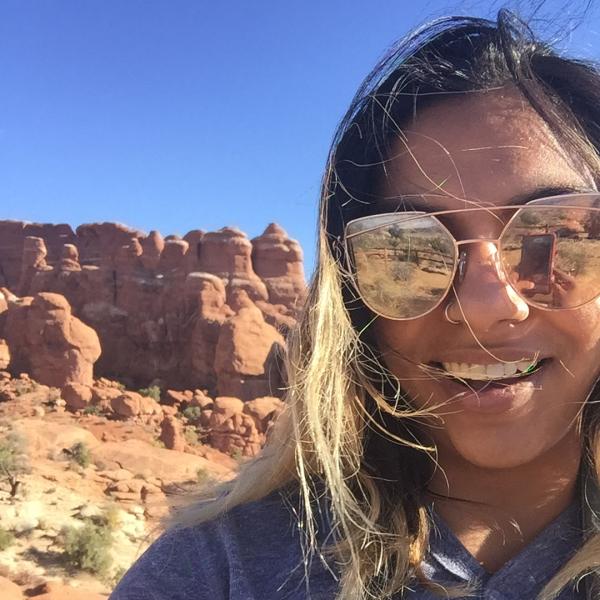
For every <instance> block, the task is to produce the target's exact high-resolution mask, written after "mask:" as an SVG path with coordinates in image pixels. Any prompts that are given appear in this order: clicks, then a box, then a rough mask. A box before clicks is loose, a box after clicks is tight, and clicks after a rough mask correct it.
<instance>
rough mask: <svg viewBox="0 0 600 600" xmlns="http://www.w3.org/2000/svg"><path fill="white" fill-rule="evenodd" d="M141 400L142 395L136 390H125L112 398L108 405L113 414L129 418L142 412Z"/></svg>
mask: <svg viewBox="0 0 600 600" xmlns="http://www.w3.org/2000/svg"><path fill="white" fill-rule="evenodd" d="M142 402H143V396H141V395H140V394H138V393H137V392H129V391H125V392H121V394H120V395H119V396H117V397H116V398H113V399H112V400H111V402H110V406H111V408H112V410H113V412H114V414H115V415H117V416H118V417H121V418H123V419H129V418H131V417H137V416H138V415H139V414H141V413H142Z"/></svg>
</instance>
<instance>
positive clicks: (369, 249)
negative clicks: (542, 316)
mask: <svg viewBox="0 0 600 600" xmlns="http://www.w3.org/2000/svg"><path fill="white" fill-rule="evenodd" d="M483 212H485V213H490V214H494V215H496V216H497V217H499V218H500V219H501V221H502V222H503V223H504V222H505V223H506V224H505V225H504V227H503V229H502V231H501V233H500V235H499V237H498V238H495V239H488V238H477V239H465V240H457V239H456V238H455V237H454V236H453V235H452V233H450V230H449V229H448V228H447V227H446V226H445V225H444V224H443V223H442V221H441V220H440V219H444V218H445V217H448V216H451V215H455V214H457V213H460V214H461V215H462V214H466V215H467V218H470V217H471V215H477V213H479V214H481V213H483ZM478 242H492V243H494V244H495V245H496V247H497V249H498V268H499V269H500V270H501V272H502V274H503V275H504V277H505V278H506V281H507V282H508V283H509V284H510V285H511V286H512V287H513V288H514V290H515V291H516V292H517V294H519V296H520V297H521V298H523V300H524V301H525V302H527V303H528V304H529V305H531V306H535V307H537V308H541V309H545V310H557V309H574V308H578V307H580V306H583V305H584V304H587V303H588V302H591V301H592V300H594V299H596V298H597V297H598V296H599V295H600V194H596V193H585V194H565V195H561V196H553V197H550V198H540V199H537V200H533V201H531V202H529V203H527V204H525V205H522V206H520V207H518V208H516V207H515V206H514V205H513V206H496V207H467V208H461V209H455V210H446V211H438V212H432V213H427V212H423V211H409V212H395V213H383V214H376V215H371V216H366V217H361V218H359V219H354V220H353V221H350V222H349V223H348V224H347V225H346V228H345V243H346V254H347V257H348V260H349V266H350V270H351V273H352V278H353V281H354V284H355V287H356V289H357V291H358V293H359V295H360V297H361V299H362V300H363V302H364V303H365V305H366V306H368V307H369V308H370V309H371V310H372V311H373V312H375V313H376V314H378V315H381V316H384V317H387V318H388V319H396V320H405V319H416V318H418V317H422V316H424V315H426V314H428V313H430V312H431V311H433V310H435V309H436V308H437V307H438V306H439V305H440V304H441V303H442V301H443V300H444V298H445V297H446V296H447V294H448V292H449V290H450V289H451V287H452V283H453V282H454V279H455V277H456V274H457V271H458V270H459V263H460V265H461V268H462V266H464V262H463V259H464V256H465V248H461V246H466V245H467V244H473V243H478Z"/></svg>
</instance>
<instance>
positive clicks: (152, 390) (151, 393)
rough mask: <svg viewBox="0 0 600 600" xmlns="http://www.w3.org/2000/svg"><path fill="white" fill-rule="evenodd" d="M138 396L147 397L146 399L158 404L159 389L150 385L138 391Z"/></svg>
mask: <svg viewBox="0 0 600 600" xmlns="http://www.w3.org/2000/svg"><path fill="white" fill-rule="evenodd" d="M138 394H141V395H142V396H147V397H148V398H152V399H153V400H156V401H157V402H160V388H159V387H158V386H157V385H151V386H150V387H147V388H142V389H141V390H138Z"/></svg>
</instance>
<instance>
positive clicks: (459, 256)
mask: <svg viewBox="0 0 600 600" xmlns="http://www.w3.org/2000/svg"><path fill="white" fill-rule="evenodd" d="M573 198H586V199H587V198H589V199H591V198H596V199H597V200H598V202H599V203H600V192H580V193H573V194H559V195H556V196H547V197H544V198H536V199H535V200H530V201H529V202H527V203H525V204H519V205H515V204H512V205H511V204H509V205H502V206H477V207H466V208H455V209H450V210H440V211H434V212H426V211H414V212H413V211H411V212H408V211H407V212H401V211H398V212H391V213H377V214H373V215H368V216H364V217H359V218H357V219H352V220H351V221H349V222H348V223H346V225H345V226H344V253H345V256H346V262H347V267H348V272H349V273H350V277H351V279H352V283H353V285H354V287H355V289H356V291H357V292H358V295H359V296H360V298H361V300H362V301H363V303H364V304H365V306H367V307H368V308H369V310H371V311H372V312H373V313H375V314H376V315H379V316H381V317H384V318H386V319H390V320H392V321H412V320H414V319H420V318H421V317H424V316H426V315H428V314H429V313H431V312H433V311H434V310H436V309H437V308H438V307H439V306H440V305H441V304H442V303H443V302H444V300H445V299H446V298H447V297H448V293H449V292H450V290H451V289H452V287H453V286H454V280H455V278H456V272H457V271H458V270H459V269H460V270H462V268H463V266H464V262H465V256H464V252H461V248H460V247H461V246H464V245H467V244H474V243H478V242H488V243H492V244H494V245H495V246H496V250H497V253H498V263H499V265H500V269H501V272H502V274H503V275H504V277H505V279H506V282H507V284H508V285H510V287H511V288H512V289H513V290H514V291H515V293H516V294H517V295H518V296H519V298H521V299H522V300H523V301H524V302H526V303H527V304H528V305H529V306H532V307H534V308H538V309H540V310H548V311H555V310H575V309H577V308H581V307H582V306H585V305H586V304H589V303H590V302H593V301H594V300H596V299H597V298H598V296H600V285H599V286H598V288H599V289H598V293H597V294H596V295H595V296H594V297H593V298H590V299H589V300H586V301H585V302H582V303H581V304H578V305H577V306H569V307H567V308H552V307H548V306H544V305H542V304H538V303H537V302H534V301H532V300H531V299H528V298H526V297H524V296H523V294H521V293H520V292H519V291H518V290H517V289H515V288H514V286H513V285H512V284H511V283H510V278H509V276H508V274H507V272H506V269H505V267H504V262H503V260H502V238H503V237H504V236H505V233H506V231H507V230H508V229H509V228H510V226H511V224H512V223H513V221H514V220H515V219H516V218H517V217H518V215H519V214H521V213H522V212H523V211H524V210H527V208H561V209H580V210H581V209H585V210H588V211H592V212H599V213H600V207H590V206H577V205H575V204H568V203H567V204H562V202H563V201H568V200H569V199H573ZM551 200H554V201H556V200H560V201H561V203H558V202H557V203H555V204H544V202H545V203H548V202H549V201H551ZM498 210H513V211H514V214H513V215H512V216H511V217H510V219H509V220H508V221H507V222H506V224H505V225H504V227H503V228H502V231H501V232H500V235H499V236H498V237H497V238H486V237H479V238H471V239H466V240H457V239H456V238H455V237H454V235H453V234H452V233H451V231H450V230H449V229H448V228H447V227H446V226H445V225H444V224H443V223H442V222H441V221H440V220H439V219H438V218H437V217H438V216H442V215H451V214H460V213H469V212H489V213H495V212H496V211H498ZM386 215H390V216H392V215H398V220H397V223H406V222H407V221H412V220H416V219H422V218H423V217H433V218H434V220H435V221H436V222H437V224H438V225H439V226H440V227H441V228H442V229H443V230H444V231H445V232H446V233H447V234H448V236H449V239H451V240H452V243H453V245H454V252H455V256H456V258H455V260H454V265H453V268H452V275H451V276H450V277H449V278H448V282H449V283H448V286H447V288H446V289H445V291H444V293H443V294H442V295H441V296H440V299H439V300H438V302H436V303H435V304H434V305H433V306H432V307H431V308H430V309H428V310H427V311H426V312H423V313H421V314H419V315H417V316H415V317H391V316H389V315H385V314H383V313H381V312H380V311H378V310H376V309H374V308H373V307H372V306H371V305H370V304H369V303H368V302H367V301H366V300H365V298H364V297H363V295H362V293H361V291H360V287H359V285H358V280H357V277H356V269H355V265H354V255H353V254H352V253H351V251H350V246H349V244H348V240H351V239H352V238H354V237H357V236H359V235H362V234H364V233H369V232H370V231H375V230H377V229H380V228H381V227H383V226H384V225H377V226H375V227H371V228H370V229H363V230H361V231H357V232H355V233H350V234H349V233H348V228H349V227H350V226H351V225H352V224H354V223H358V222H360V221H366V220H367V219H372V218H373V217H380V216H386ZM402 215H404V217H402ZM394 224H395V222H394V221H392V222H390V223H385V226H386V227H388V226H390V225H394Z"/></svg>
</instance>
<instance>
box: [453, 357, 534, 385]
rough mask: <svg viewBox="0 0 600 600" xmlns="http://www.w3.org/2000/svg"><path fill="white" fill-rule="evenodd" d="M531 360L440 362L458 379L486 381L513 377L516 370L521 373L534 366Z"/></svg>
mask: <svg viewBox="0 0 600 600" xmlns="http://www.w3.org/2000/svg"><path fill="white" fill-rule="evenodd" d="M536 365H537V363H536V362H535V361H533V360H520V361H518V362H510V363H493V364H491V365H476V364H471V363H454V362H445V363H442V366H443V367H444V369H445V370H446V371H447V372H448V373H449V374H450V375H452V376H454V377H458V378H460V379H472V380H477V381H488V380H492V379H506V378H508V377H513V376H514V375H515V374H516V373H517V372H520V373H523V372H525V371H527V370H528V369H529V368H530V367H531V366H536Z"/></svg>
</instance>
